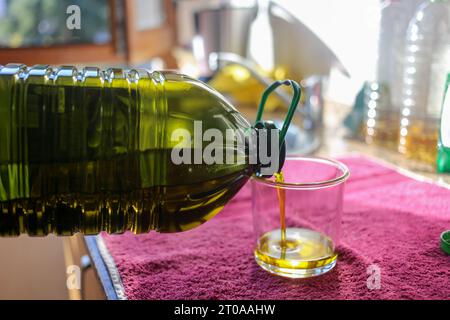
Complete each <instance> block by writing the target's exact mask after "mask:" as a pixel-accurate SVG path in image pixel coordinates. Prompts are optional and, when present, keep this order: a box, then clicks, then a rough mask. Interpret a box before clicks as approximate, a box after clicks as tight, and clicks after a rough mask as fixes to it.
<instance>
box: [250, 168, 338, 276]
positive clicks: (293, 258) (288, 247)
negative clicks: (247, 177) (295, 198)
mask: <svg viewBox="0 0 450 320" xmlns="http://www.w3.org/2000/svg"><path fill="white" fill-rule="evenodd" d="M275 181H276V182H277V183H283V182H284V177H283V173H282V172H280V173H276V174H275ZM277 196H278V201H279V207H280V229H275V230H272V231H269V232H267V233H265V234H263V235H262V236H261V237H260V238H259V239H258V244H257V248H256V250H255V257H256V261H257V262H258V264H260V265H261V266H262V267H263V268H264V269H267V270H268V271H270V272H273V273H276V274H279V275H285V276H288V277H296V276H295V271H294V272H291V271H292V270H301V269H303V270H305V271H306V270H311V269H315V268H320V267H324V266H329V265H332V264H333V263H334V262H335V260H336V258H337V254H336V253H335V251H334V243H333V241H332V240H331V239H330V238H329V237H327V236H325V235H323V234H321V233H320V232H317V231H313V230H310V229H305V228H286V190H285V189H283V188H281V187H278V188H277ZM289 270H291V271H289ZM306 274H307V273H306ZM311 275H314V273H311V274H309V276H311ZM297 276H299V277H300V275H299V274H298V275H297ZM303 276H305V274H303Z"/></svg>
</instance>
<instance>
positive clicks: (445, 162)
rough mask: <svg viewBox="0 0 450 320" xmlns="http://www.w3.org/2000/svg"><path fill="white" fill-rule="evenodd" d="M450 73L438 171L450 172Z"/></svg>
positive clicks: (443, 105) (442, 121)
mask: <svg viewBox="0 0 450 320" xmlns="http://www.w3.org/2000/svg"><path fill="white" fill-rule="evenodd" d="M449 86H450V74H449V75H448V77H447V84H446V87H445V95H444V102H443V103H442V112H441V127H440V135H439V150H438V159H437V170H438V172H450V90H449Z"/></svg>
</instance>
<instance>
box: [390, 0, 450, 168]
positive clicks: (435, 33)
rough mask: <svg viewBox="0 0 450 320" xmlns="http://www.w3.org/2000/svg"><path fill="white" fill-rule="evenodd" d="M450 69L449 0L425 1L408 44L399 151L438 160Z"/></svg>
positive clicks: (428, 159)
mask: <svg viewBox="0 0 450 320" xmlns="http://www.w3.org/2000/svg"><path fill="white" fill-rule="evenodd" d="M449 72H450V2H449V1H448V0H430V1H426V2H425V3H423V4H422V5H420V6H419V8H418V9H417V11H416V13H415V15H414V18H413V19H412V20H411V22H410V24H409V27H408V32H407V37H406V47H405V62H404V73H403V75H404V76H403V90H402V111H401V116H400V118H401V121H400V128H401V129H400V139H399V148H398V149H399V151H400V152H402V153H404V154H405V155H407V156H408V157H409V158H412V159H416V160H420V161H423V162H426V163H430V164H434V163H436V156H437V142H438V132H439V119H440V112H441V103H442V93H443V92H444V88H445V83H446V77H447V74H448V73H449Z"/></svg>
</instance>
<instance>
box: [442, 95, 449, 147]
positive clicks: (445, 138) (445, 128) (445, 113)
mask: <svg viewBox="0 0 450 320" xmlns="http://www.w3.org/2000/svg"><path fill="white" fill-rule="evenodd" d="M441 142H442V146H443V147H445V148H450V90H448V89H447V92H446V94H445V98H444V103H443V104H442V119H441Z"/></svg>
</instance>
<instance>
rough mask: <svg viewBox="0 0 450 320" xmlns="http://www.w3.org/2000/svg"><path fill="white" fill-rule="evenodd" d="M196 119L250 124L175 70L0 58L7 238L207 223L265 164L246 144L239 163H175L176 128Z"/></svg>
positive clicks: (0, 152) (0, 199) (0, 207)
mask: <svg viewBox="0 0 450 320" xmlns="http://www.w3.org/2000/svg"><path fill="white" fill-rule="evenodd" d="M198 120H200V121H202V126H203V130H207V129H209V128H214V129H216V130H219V131H221V132H225V131H226V130H227V129H232V130H251V129H252V126H251V125H250V123H249V122H248V121H247V120H246V119H245V118H244V117H243V116H242V115H241V114H240V113H239V112H238V111H237V110H236V109H235V108H234V107H233V106H231V105H230V104H229V103H228V102H227V101H226V100H225V99H224V98H223V97H222V96H221V95H220V94H219V93H217V92H216V91H214V90H213V89H212V88H210V87H208V86H207V85H205V84H203V83H202V82H200V81H197V80H194V79H192V78H189V77H187V76H184V75H180V74H176V73H174V72H153V73H151V72H148V71H146V70H130V71H127V70H123V69H109V70H107V71H101V70H99V69H98V68H84V69H83V70H77V69H76V68H74V67H70V66H65V67H60V68H57V69H52V68H50V67H48V66H44V65H37V66H34V67H31V68H30V67H27V66H24V65H19V64H8V65H6V66H0V236H16V235H19V234H21V233H27V234H29V235H33V236H44V235H47V234H49V233H54V234H57V235H71V234H74V233H76V232H82V233H84V234H96V233H99V232H101V231H107V232H109V233H122V232H125V231H127V230H130V231H132V232H134V233H145V232H149V231H150V230H156V231H159V232H177V231H183V230H188V229H191V228H193V227H196V226H198V225H200V224H202V223H203V222H205V221H206V220H208V219H210V218H211V217H212V216H214V215H215V214H216V213H218V212H219V211H220V210H221V209H222V208H223V206H224V205H225V204H226V203H227V202H228V201H229V200H230V199H231V198H232V197H233V196H234V195H235V194H236V193H237V191H239V189H240V188H241V187H242V186H243V185H244V184H245V183H246V181H247V180H248V178H249V176H250V175H252V174H254V173H256V172H257V171H258V168H259V166H258V164H256V165H252V164H250V162H249V155H248V154H247V153H246V154H244V155H241V157H242V158H243V159H241V160H242V161H236V162H235V163H232V164H228V163H227V164H209V165H204V164H181V165H180V164H175V163H174V162H173V161H171V151H172V150H173V148H174V147H175V145H176V142H175V141H173V140H172V139H171V137H172V134H173V132H174V131H175V130H177V129H184V130H185V131H187V132H193V131H194V126H195V121H198ZM289 122H290V121H289ZM283 139H284V137H283ZM188 147H189V148H192V151H193V152H195V150H194V149H195V148H199V147H200V148H202V147H204V145H201V146H195V145H189V146H188ZM223 149H224V152H227V151H230V150H228V149H232V150H234V149H235V146H234V145H225V144H224V145H223ZM225 149H226V150H225ZM237 156H239V155H237Z"/></svg>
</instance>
